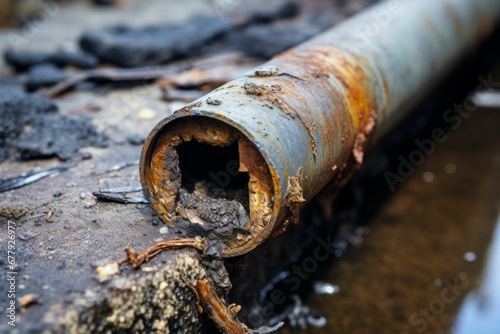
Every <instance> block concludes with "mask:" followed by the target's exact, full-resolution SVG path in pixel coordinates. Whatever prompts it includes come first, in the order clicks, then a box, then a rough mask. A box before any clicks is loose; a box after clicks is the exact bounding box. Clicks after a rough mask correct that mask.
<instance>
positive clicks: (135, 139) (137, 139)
mask: <svg viewBox="0 0 500 334" xmlns="http://www.w3.org/2000/svg"><path fill="white" fill-rule="evenodd" d="M127 141H128V142H129V144H131V145H142V144H144V142H145V141H146V137H144V136H141V135H138V134H131V135H128V136H127Z"/></svg>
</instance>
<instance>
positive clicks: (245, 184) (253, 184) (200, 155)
mask: <svg viewBox="0 0 500 334" xmlns="http://www.w3.org/2000/svg"><path fill="white" fill-rule="evenodd" d="M157 131H158V132H157V133H156V134H155V135H153V136H151V137H150V139H149V141H148V142H147V143H146V144H145V149H144V150H143V157H142V164H143V165H142V167H141V182H142V183H143V184H144V185H145V186H146V195H147V196H148V198H149V200H150V203H151V206H152V207H153V208H154V209H155V211H156V212H157V214H158V216H159V217H160V218H161V219H162V220H163V221H164V222H165V223H167V224H175V225H176V226H179V225H180V226H186V230H190V231H198V232H200V231H201V234H203V233H211V232H209V231H215V232H214V233H215V234H216V235H217V238H220V239H221V240H220V241H221V242H222V243H223V244H225V245H226V246H227V249H225V250H224V256H236V255H241V254H244V253H246V252H248V251H249V250H250V249H253V248H254V247H256V245H257V244H258V243H259V242H261V241H260V240H264V239H265V237H261V236H265V235H268V234H269V233H270V232H271V231H272V228H273V226H272V225H271V224H270V223H271V221H273V220H272V217H273V216H272V215H273V208H274V204H275V203H274V199H273V196H274V182H273V177H272V175H271V171H270V169H269V167H268V165H267V163H266V162H265V160H264V158H263V157H262V155H261V153H260V152H259V150H258V149H257V148H256V146H255V145H254V144H253V143H252V142H251V141H250V140H248V138H247V137H246V136H245V135H243V134H242V133H241V132H240V131H239V130H237V129H235V128H233V127H231V126H230V125H228V124H226V123H224V122H221V121H219V120H215V119H211V118H208V117H186V118H181V119H177V120H173V121H172V122H168V123H166V124H164V125H162V126H161V127H158V130H157ZM192 224H195V226H191V225H192ZM203 231H205V232H203ZM198 232H197V233H198ZM263 233H264V234H263ZM256 237H257V238H256ZM254 238H256V242H253V240H254Z"/></svg>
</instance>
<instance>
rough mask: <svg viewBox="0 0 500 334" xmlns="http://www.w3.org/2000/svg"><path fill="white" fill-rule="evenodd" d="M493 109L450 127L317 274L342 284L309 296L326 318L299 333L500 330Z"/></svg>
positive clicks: (498, 119)
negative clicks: (361, 233) (353, 240)
mask: <svg viewBox="0 0 500 334" xmlns="http://www.w3.org/2000/svg"><path fill="white" fill-rule="evenodd" d="M499 111H500V110H494V109H478V110H476V111H474V112H473V113H472V115H471V116H470V117H468V118H464V119H463V120H462V124H461V125H460V126H458V127H457V128H456V129H453V128H450V129H448V130H447V132H446V140H445V141H444V142H443V143H439V144H437V145H436V147H435V149H434V151H433V152H432V153H430V154H429V155H428V156H427V157H426V158H425V161H424V162H423V163H422V164H421V165H420V166H418V167H417V168H416V169H415V171H414V172H413V173H411V175H410V176H409V177H407V178H405V181H404V183H402V184H401V185H400V186H399V187H398V188H397V190H396V191H395V193H394V194H393V195H392V196H391V197H390V199H389V200H388V201H387V203H386V204H385V205H384V206H383V207H382V208H381V209H380V210H379V211H378V213H377V215H376V216H375V217H374V218H373V220H372V221H371V222H370V224H369V226H370V230H371V231H370V233H369V234H368V235H367V236H365V239H364V242H363V243H361V244H360V245H357V246H353V247H351V248H350V250H349V251H348V252H347V253H346V255H345V257H343V258H342V259H340V260H339V261H337V262H335V263H334V264H333V265H331V266H330V268H328V269H327V270H326V271H325V273H324V274H322V275H321V277H319V279H320V280H321V281H324V282H328V283H331V284H334V285H336V286H338V288H339V291H338V292H337V293H335V294H322V295H318V294H312V295H310V296H309V297H308V298H307V300H306V303H307V305H309V306H311V307H312V308H314V309H315V310H317V311H318V312H319V313H320V314H322V315H324V316H325V317H326V318H327V319H328V323H327V325H326V326H324V327H322V328H307V329H306V330H298V331H297V332H298V333H312V334H319V333H350V334H352V333H377V334H382V333H399V334H407V333H453V334H465V333H467V334H468V333H500V317H499V316H498V315H500V284H499V283H498V282H500V262H499V261H498V260H497V259H498V258H500V218H499V209H500V187H499V185H500V145H499V143H500V131H498V125H499V124H500V112H499ZM410 153H411V151H410ZM288 330H289V329H287V330H285V331H288Z"/></svg>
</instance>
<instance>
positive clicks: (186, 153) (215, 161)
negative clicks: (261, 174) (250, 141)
mask: <svg viewBox="0 0 500 334" xmlns="http://www.w3.org/2000/svg"><path fill="white" fill-rule="evenodd" d="M177 153H178V155H179V167H180V170H181V175H182V176H181V177H182V179H181V182H182V187H183V188H184V189H186V190H187V191H188V192H190V193H191V192H193V191H194V187H195V184H196V183H200V182H201V184H202V186H204V187H205V188H207V190H208V191H207V193H208V194H209V196H210V197H217V198H226V199H229V200H232V199H237V200H239V201H240V202H241V204H242V205H243V206H244V207H245V209H248V181H249V179H250V178H249V175H248V173H243V172H239V171H238V170H239V152H238V144H237V143H234V144H232V145H229V146H225V147H220V146H212V145H208V144H202V143H199V142H196V141H191V142H185V143H182V144H181V145H179V146H178V147H177ZM241 195H243V196H244V201H242V198H241Z"/></svg>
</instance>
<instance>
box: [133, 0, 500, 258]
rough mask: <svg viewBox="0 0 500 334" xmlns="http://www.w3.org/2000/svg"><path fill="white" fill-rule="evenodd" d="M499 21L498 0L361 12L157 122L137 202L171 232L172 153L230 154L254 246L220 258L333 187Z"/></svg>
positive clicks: (391, 4) (393, 5) (442, 1)
mask: <svg viewBox="0 0 500 334" xmlns="http://www.w3.org/2000/svg"><path fill="white" fill-rule="evenodd" d="M499 17H500V1H498V0H419V1H398V0H392V1H385V2H381V3H379V4H377V5H375V6H372V7H370V8H368V9H367V10H365V11H363V12H361V13H359V14H357V15H355V16H354V17H352V18H350V19H348V20H346V21H344V22H343V23H341V24H339V25H337V26H336V27H334V28H332V29H330V30H328V31H327V32H325V33H323V34H321V35H319V36H317V37H316V38H314V39H312V40H310V41H308V42H306V43H304V44H301V45H299V46H297V47H295V48H293V49H291V50H289V51H287V52H284V53H283V54H280V55H278V56H277V57H275V58H274V59H272V60H271V61H269V62H267V63H266V64H264V65H262V67H260V68H257V69H256V70H255V72H252V73H251V74H249V75H247V76H245V77H242V78H240V79H237V80H234V81H232V82H229V83H228V84H226V85H224V86H222V87H220V88H218V89H216V90H214V91H213V92H211V93H209V94H208V95H206V96H205V97H203V98H201V99H199V100H197V101H195V102H193V103H191V104H190V105H188V106H187V107H185V108H183V109H181V110H178V111H176V112H175V113H174V114H173V115H171V116H170V117H168V118H166V119H164V120H163V121H162V122H160V123H159V124H158V125H157V126H156V127H155V129H154V130H153V131H152V133H151V134H150V136H149V138H148V141H147V142H146V144H145V146H144V149H143V154H142V160H141V180H142V183H143V185H144V189H145V193H146V195H147V196H148V197H149V198H150V200H151V204H152V206H153V208H154V209H155V210H156V212H158V213H159V215H160V217H162V219H163V220H164V221H166V222H170V221H171V217H172V216H174V215H175V214H176V213H175V201H176V200H177V197H178V191H179V184H178V183H179V182H178V181H176V178H177V177H178V175H177V174H179V173H182V170H180V171H179V168H178V164H179V163H178V156H177V153H176V152H175V150H176V147H178V145H180V144H181V143H183V142H189V141H193V140H194V141H198V142H201V143H204V144H208V145H212V146H220V147H226V146H228V145H232V144H235V145H237V146H238V150H239V161H240V166H239V170H240V171H243V172H248V173H249V174H250V179H249V180H250V181H249V192H250V195H249V197H250V199H249V202H250V204H249V215H250V221H249V222H248V224H247V225H246V228H247V229H249V230H250V231H251V236H250V237H249V238H246V239H244V241H241V240H243V239H241V236H239V237H240V242H236V243H234V244H232V245H230V247H229V249H227V250H226V251H225V254H226V256H234V255H239V254H243V253H246V252H248V251H249V250H251V249H253V248H254V247H256V246H257V245H258V244H260V243H262V242H263V241H265V240H266V239H268V238H269V237H270V236H271V235H272V234H273V232H276V231H279V230H280V229H283V228H284V227H285V226H286V223H287V222H289V221H290V220H291V219H292V218H293V217H294V216H295V215H296V214H297V212H298V210H299V208H300V207H301V206H302V205H303V204H304V203H305V202H307V201H308V200H310V199H311V198H312V197H313V196H315V195H317V194H318V192H319V191H320V190H321V189H322V188H324V187H325V186H326V185H327V184H331V185H332V187H333V188H335V187H340V186H341V185H342V184H343V182H344V180H346V179H347V178H348V177H349V175H350V174H351V172H352V171H353V170H355V169H356V167H357V166H358V165H359V164H361V163H362V161H363V154H364V152H365V150H366V148H367V147H368V146H369V144H370V142H371V141H373V140H374V138H376V137H379V136H381V135H383V134H384V133H385V132H386V131H387V130H389V129H390V128H391V127H392V126H393V125H394V124H395V123H396V122H397V121H398V120H399V119H401V118H402V117H403V116H404V115H405V113H406V112H407V111H409V110H410V109H411V107H412V106H414V104H415V103H416V102H417V101H419V99H421V98H422V97H423V96H424V95H425V94H426V93H428V92H429V90H430V89H432V88H433V87H434V86H435V84H436V83H438V82H439V80H440V79H441V78H442V77H443V76H444V75H445V74H446V73H447V72H448V71H449V70H450V69H451V68H452V67H453V65H454V64H455V63H456V62H457V61H458V60H460V58H461V57H462V56H463V55H464V54H465V53H467V51H469V50H470V49H473V48H474V47H475V46H476V45H477V44H478V43H479V42H480V41H481V40H482V39H483V38H484V37H486V36H487V35H488V33H489V32H490V31H491V30H492V28H493V26H494V24H495V22H496V20H497V19H498V18H499ZM210 120H215V121H213V122H211V121H210ZM214 122H215V123H214ZM176 164H177V165H176ZM172 166H174V167H172Z"/></svg>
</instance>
